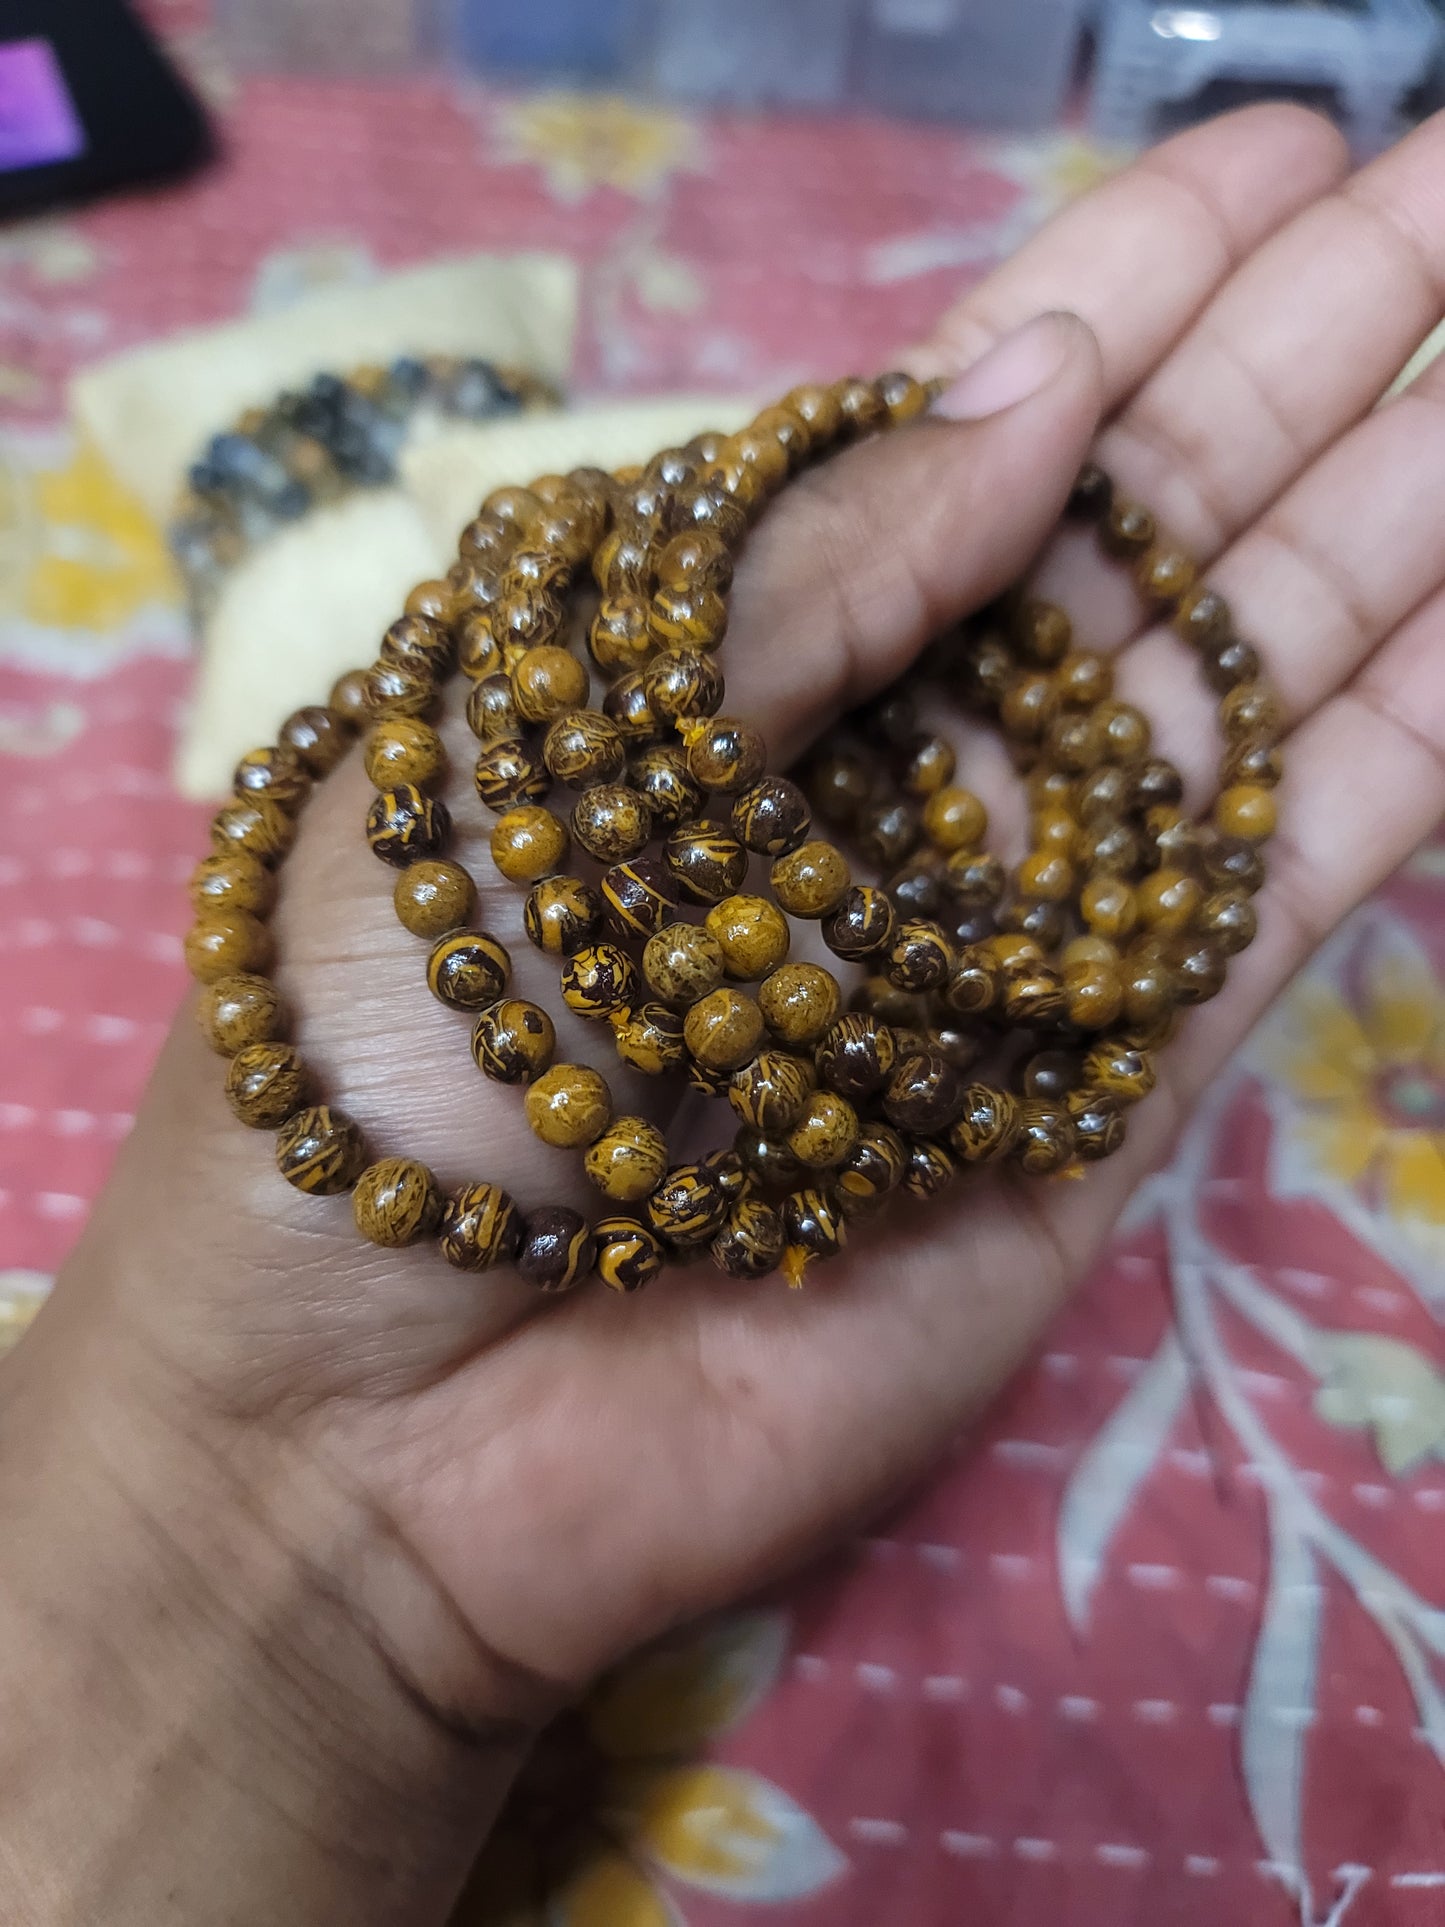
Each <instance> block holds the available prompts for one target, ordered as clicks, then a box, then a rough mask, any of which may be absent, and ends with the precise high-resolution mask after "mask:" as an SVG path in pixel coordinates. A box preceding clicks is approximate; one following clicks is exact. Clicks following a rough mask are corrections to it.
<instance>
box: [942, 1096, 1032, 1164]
mask: <svg viewBox="0 0 1445 1927" xmlns="http://www.w3.org/2000/svg"><path fill="white" fill-rule="evenodd" d="M1020 1128H1021V1126H1020V1118H1019V1103H1018V1099H1017V1098H1016V1097H1014V1096H1013V1095H1012V1094H1011V1093H1010V1092H1008V1091H1004V1090H1000V1089H999V1088H998V1087H997V1086H996V1085H993V1084H970V1085H969V1086H968V1088H967V1090H966V1091H965V1092H964V1093H963V1103H962V1109H961V1110H960V1112H959V1114H958V1116H957V1117H956V1118H955V1119H954V1121H953V1124H952V1126H951V1127H950V1129H949V1133H948V1142H949V1146H950V1148H951V1149H952V1150H953V1151H954V1153H955V1154H956V1155H957V1156H958V1157H961V1158H962V1159H963V1160H964V1161H965V1163H968V1164H978V1163H981V1162H983V1160H985V1159H987V1158H997V1157H1003V1156H1005V1155H1006V1153H1008V1152H1009V1151H1011V1150H1012V1149H1013V1147H1014V1144H1015V1143H1016V1142H1017V1140H1018V1135H1019V1130H1020Z"/></svg>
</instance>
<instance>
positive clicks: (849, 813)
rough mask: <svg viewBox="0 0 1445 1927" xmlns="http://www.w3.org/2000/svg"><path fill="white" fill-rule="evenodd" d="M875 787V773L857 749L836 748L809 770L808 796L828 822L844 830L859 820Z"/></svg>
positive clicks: (819, 759) (816, 761)
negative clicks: (861, 811)
mask: <svg viewBox="0 0 1445 1927" xmlns="http://www.w3.org/2000/svg"><path fill="white" fill-rule="evenodd" d="M872 788H873V771H872V769H871V767H870V765H869V764H868V762H867V760H866V759H865V758H864V756H863V755H862V754H861V753H860V752H859V751H858V750H856V749H850V748H847V747H836V748H834V749H833V750H832V752H831V753H830V754H828V755H825V756H822V757H819V758H818V759H817V760H815V761H814V762H813V763H812V764H810V766H809V769H808V794H809V796H810V797H811V798H812V803H813V808H814V809H815V810H816V811H817V812H818V815H819V816H820V817H821V818H822V819H823V821H824V822H825V823H832V824H835V825H836V826H837V827H838V828H840V829H845V828H847V826H848V825H849V824H851V823H853V822H855V821H856V820H857V817H858V813H859V811H860V810H862V809H863V808H864V806H865V805H866V804H867V802H868V798H869V796H870V795H871V793H872Z"/></svg>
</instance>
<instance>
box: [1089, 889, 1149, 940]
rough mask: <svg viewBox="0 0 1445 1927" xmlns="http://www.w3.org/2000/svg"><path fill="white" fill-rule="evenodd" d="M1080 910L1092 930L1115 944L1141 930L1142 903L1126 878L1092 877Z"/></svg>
mask: <svg viewBox="0 0 1445 1927" xmlns="http://www.w3.org/2000/svg"><path fill="white" fill-rule="evenodd" d="M1079 909H1080V911H1081V913H1082V915H1083V919H1084V922H1085V923H1086V924H1087V925H1088V926H1089V928H1090V930H1092V931H1093V932H1094V933H1095V934H1096V935H1097V936H1101V937H1108V938H1109V939H1110V940H1111V941H1113V940H1122V939H1124V938H1125V937H1128V936H1130V935H1132V933H1133V931H1134V930H1135V929H1136V928H1137V926H1138V922H1139V903H1138V899H1137V898H1136V896H1135V894H1134V892H1133V890H1132V889H1131V888H1130V886H1129V885H1128V884H1127V883H1126V882H1124V880H1123V878H1122V877H1117V876H1111V875H1104V876H1095V877H1090V879H1089V881H1088V882H1087V883H1086V884H1085V885H1084V887H1083V890H1082V891H1081V892H1080V896H1079Z"/></svg>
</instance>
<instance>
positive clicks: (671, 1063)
mask: <svg viewBox="0 0 1445 1927" xmlns="http://www.w3.org/2000/svg"><path fill="white" fill-rule="evenodd" d="M609 1021H610V1023H611V1025H612V1038H613V1042H614V1043H615V1044H616V1046H617V1055H618V1056H619V1057H620V1058H621V1060H622V1062H623V1063H624V1064H626V1065H627V1067H628V1068H629V1069H630V1070H634V1071H640V1072H641V1073H642V1075H643V1076H644V1077H661V1076H662V1075H663V1074H664V1073H665V1072H667V1071H676V1070H682V1069H683V1068H684V1067H685V1066H686V1064H687V1044H686V1041H685V1040H684V1038H683V1034H682V1018H681V1017H680V1016H679V1015H678V1014H677V1012H676V1011H672V1010H669V1009H668V1008H667V1006H666V1005H665V1004H651V1003H649V1004H638V1005H637V1006H636V1007H635V1008H634V1009H632V1010H625V1011H617V1012H614V1014H613V1016H612V1017H611V1018H610V1020H609Z"/></svg>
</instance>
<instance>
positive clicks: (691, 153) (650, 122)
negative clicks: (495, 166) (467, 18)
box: [495, 93, 699, 201]
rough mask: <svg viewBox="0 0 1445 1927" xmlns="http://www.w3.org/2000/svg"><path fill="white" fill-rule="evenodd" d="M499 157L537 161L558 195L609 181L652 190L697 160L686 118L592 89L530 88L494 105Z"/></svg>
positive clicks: (572, 196) (641, 192) (569, 197)
mask: <svg viewBox="0 0 1445 1927" xmlns="http://www.w3.org/2000/svg"><path fill="white" fill-rule="evenodd" d="M495 126H496V130H497V134H498V137H499V143H500V146H501V151H502V157H503V158H504V159H506V160H512V161H520V162H524V163H528V164H530V165H533V166H536V167H540V168H542V169H543V170H544V172H545V173H546V176H547V183H548V185H549V187H550V188H551V189H552V192H553V193H554V194H555V195H556V196H557V197H558V199H559V200H564V201H577V200H582V199H584V198H585V197H586V196H587V195H588V194H590V193H591V192H592V190H593V189H594V188H598V187H611V188H616V189H617V190H618V191H619V192H620V193H623V194H632V195H636V196H637V197H638V198H639V199H643V198H648V197H651V196H653V195H655V194H657V193H658V192H659V191H660V190H661V189H662V188H663V187H665V186H666V185H667V183H668V181H669V180H670V179H671V178H672V176H673V175H674V174H675V173H677V172H678V171H679V170H680V169H682V168H687V167H694V166H696V164H697V160H698V151H699V150H698V139H697V134H696V131H695V130H694V128H693V126H692V123H691V122H690V121H687V120H684V119H683V117H682V116H681V115H680V114H673V113H668V112H667V111H666V110H664V109H662V108H655V107H644V106H640V105H638V104H636V103H634V102H632V101H626V100H617V99H613V98H611V97H609V96H607V95H599V94H565V93H557V94H536V95H533V96H531V97H530V98H529V99H525V100H517V101H509V102H506V103H504V104H503V105H502V106H500V107H499V108H498V109H497V115H496V121H495Z"/></svg>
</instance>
